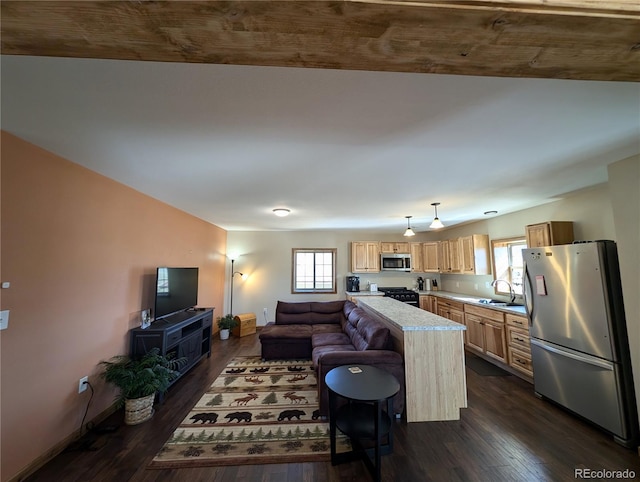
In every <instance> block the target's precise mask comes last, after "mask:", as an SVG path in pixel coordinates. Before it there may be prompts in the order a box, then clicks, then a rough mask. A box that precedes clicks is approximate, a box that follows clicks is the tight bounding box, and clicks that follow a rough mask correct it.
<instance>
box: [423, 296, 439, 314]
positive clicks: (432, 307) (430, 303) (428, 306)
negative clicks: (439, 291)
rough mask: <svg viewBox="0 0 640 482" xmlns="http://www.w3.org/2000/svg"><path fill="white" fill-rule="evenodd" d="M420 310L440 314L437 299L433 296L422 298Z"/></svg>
mask: <svg viewBox="0 0 640 482" xmlns="http://www.w3.org/2000/svg"><path fill="white" fill-rule="evenodd" d="M420 308H422V309H423V310H425V311H429V312H430V313H435V314H438V308H437V298H436V297H435V296H432V295H422V296H420Z"/></svg>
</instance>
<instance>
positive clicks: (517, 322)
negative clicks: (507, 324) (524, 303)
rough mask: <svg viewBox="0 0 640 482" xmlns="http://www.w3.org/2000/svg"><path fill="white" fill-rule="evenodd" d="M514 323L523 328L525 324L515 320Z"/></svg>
mask: <svg viewBox="0 0 640 482" xmlns="http://www.w3.org/2000/svg"><path fill="white" fill-rule="evenodd" d="M513 322H514V323H515V324H516V325H521V326H522V325H523V323H522V322H521V321H516V320H513Z"/></svg>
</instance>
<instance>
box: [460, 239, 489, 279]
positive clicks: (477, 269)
mask: <svg viewBox="0 0 640 482" xmlns="http://www.w3.org/2000/svg"><path fill="white" fill-rule="evenodd" d="M460 252H461V253H462V263H461V265H462V269H461V270H462V273H463V274H475V275H485V274H491V256H490V254H489V236H488V235H486V234H473V235H471V236H464V237H462V238H460Z"/></svg>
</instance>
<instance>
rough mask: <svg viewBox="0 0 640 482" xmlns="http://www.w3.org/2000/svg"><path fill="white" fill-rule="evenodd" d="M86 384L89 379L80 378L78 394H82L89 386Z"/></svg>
mask: <svg viewBox="0 0 640 482" xmlns="http://www.w3.org/2000/svg"><path fill="white" fill-rule="evenodd" d="M88 383H89V377H82V378H81V379H80V381H79V382H78V393H82V392H84V391H85V390H86V389H87V387H88V386H89V385H88Z"/></svg>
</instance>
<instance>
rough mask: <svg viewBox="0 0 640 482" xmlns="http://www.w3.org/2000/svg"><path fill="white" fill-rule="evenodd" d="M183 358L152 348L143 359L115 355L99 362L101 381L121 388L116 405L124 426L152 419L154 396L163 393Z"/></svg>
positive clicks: (176, 375)
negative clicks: (101, 367)
mask: <svg viewBox="0 0 640 482" xmlns="http://www.w3.org/2000/svg"><path fill="white" fill-rule="evenodd" d="M186 363H187V359H186V358H177V359H175V358H173V357H172V356H171V355H167V356H164V355H161V354H160V350H159V349H158V348H152V349H151V350H149V351H148V352H147V353H146V354H145V355H144V356H142V357H140V358H136V359H132V358H130V357H128V356H126V355H118V356H115V357H113V358H111V359H110V360H108V361H101V362H100V365H102V366H103V367H104V371H103V372H102V373H101V376H102V378H104V379H105V380H106V381H107V382H109V383H112V384H114V385H115V386H117V387H118V388H119V389H120V393H119V394H118V395H117V396H116V406H117V407H118V408H119V407H122V406H124V409H125V420H124V422H125V423H126V424H127V425H137V424H139V423H142V422H145V421H147V420H149V419H150V418H151V417H152V416H153V402H154V399H155V396H156V393H159V394H163V393H164V392H166V391H167V389H168V388H169V385H171V382H172V381H173V380H175V379H176V378H177V377H178V376H179V375H180V372H179V371H178V370H179V369H180V368H181V367H183V366H184V365H186Z"/></svg>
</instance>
